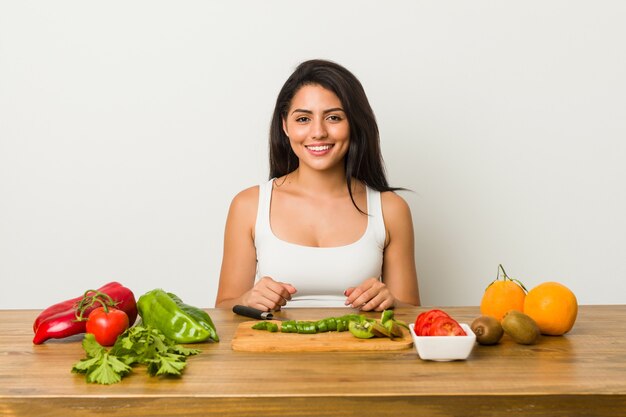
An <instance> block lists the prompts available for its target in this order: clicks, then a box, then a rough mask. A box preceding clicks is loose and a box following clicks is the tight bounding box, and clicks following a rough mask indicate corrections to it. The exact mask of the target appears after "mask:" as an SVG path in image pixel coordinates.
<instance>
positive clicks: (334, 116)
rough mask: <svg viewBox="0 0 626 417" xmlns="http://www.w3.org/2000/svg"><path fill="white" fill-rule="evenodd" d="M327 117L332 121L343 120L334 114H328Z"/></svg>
mask: <svg viewBox="0 0 626 417" xmlns="http://www.w3.org/2000/svg"><path fill="white" fill-rule="evenodd" d="M328 119H329V120H331V121H333V122H339V121H341V120H343V119H342V118H341V116H337V115H335V114H333V115H330V116H328Z"/></svg>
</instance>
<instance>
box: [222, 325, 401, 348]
mask: <svg viewBox="0 0 626 417" xmlns="http://www.w3.org/2000/svg"><path fill="white" fill-rule="evenodd" d="M274 322H275V323H276V324H278V326H279V328H280V322H279V321H274ZM256 323H258V321H245V322H243V323H240V324H239V326H238V327H237V330H236V331H235V335H234V336H233V340H232V344H231V346H232V348H233V350H236V351H242V352H354V351H372V350H374V351H398V350H403V349H408V348H410V347H411V346H413V340H412V338H411V334H410V333H409V331H408V330H407V329H404V328H403V329H402V330H403V332H404V335H403V336H402V337H398V338H395V339H393V340H391V339H388V338H386V337H384V338H383V337H374V338H371V339H359V338H356V337H354V336H352V333H350V332H347V331H346V332H326V333H317V334H298V333H281V332H276V333H271V332H268V331H265V330H255V329H252V326H254V325H255V324H256Z"/></svg>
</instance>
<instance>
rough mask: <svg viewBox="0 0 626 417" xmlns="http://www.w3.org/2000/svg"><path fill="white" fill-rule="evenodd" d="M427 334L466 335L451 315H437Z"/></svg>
mask: <svg viewBox="0 0 626 417" xmlns="http://www.w3.org/2000/svg"><path fill="white" fill-rule="evenodd" d="M428 335H429V336H467V333H465V330H463V328H462V327H461V325H460V324H459V323H458V322H457V321H456V320H454V319H453V318H452V317H443V316H440V317H437V318H436V319H435V320H434V321H433V322H432V324H431V326H430V329H429V331H428Z"/></svg>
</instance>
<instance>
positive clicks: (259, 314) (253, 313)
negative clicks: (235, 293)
mask: <svg viewBox="0 0 626 417" xmlns="http://www.w3.org/2000/svg"><path fill="white" fill-rule="evenodd" d="M233 313H235V314H239V315H240V316H246V317H250V318H253V319H257V320H271V319H272V318H274V315H273V314H272V313H270V312H269V311H261V310H258V309H256V308H253V307H248V306H242V305H236V306H233Z"/></svg>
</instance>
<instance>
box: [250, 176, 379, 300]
mask: <svg viewBox="0 0 626 417" xmlns="http://www.w3.org/2000/svg"><path fill="white" fill-rule="evenodd" d="M273 183H274V180H270V181H268V182H267V183H265V184H261V185H260V187H259V208H258V212H257V218H256V225H255V242H254V243H255V246H256V254H257V279H259V278H261V277H264V276H268V277H271V278H272V279H274V280H276V281H282V282H286V283H289V284H291V285H293V286H294V287H295V288H296V290H298V292H297V293H296V294H295V295H294V296H293V298H292V300H291V301H290V302H288V304H287V307H345V305H344V302H345V300H346V297H345V295H344V294H343V293H344V291H345V290H346V289H347V288H349V287H356V286H358V285H360V284H361V283H362V282H363V281H364V280H365V279H367V278H372V277H376V278H379V279H380V276H381V273H382V265H383V250H384V247H385V236H386V232H385V223H384V220H383V214H382V207H381V199H380V192H379V191H376V190H373V189H370V188H369V187H366V189H367V212H368V214H369V217H368V221H367V228H366V230H365V233H364V234H363V235H362V236H361V238H360V239H359V240H357V241H356V242H354V243H351V244H348V245H345V246H338V247H323V248H319V247H312V246H302V245H297V244H295V243H289V242H286V241H284V240H281V239H279V238H278V237H276V236H275V235H274V233H273V232H272V229H271V226H270V204H271V199H272V188H273Z"/></svg>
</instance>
